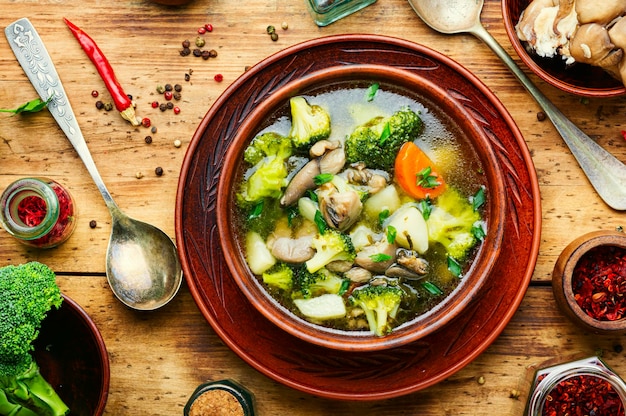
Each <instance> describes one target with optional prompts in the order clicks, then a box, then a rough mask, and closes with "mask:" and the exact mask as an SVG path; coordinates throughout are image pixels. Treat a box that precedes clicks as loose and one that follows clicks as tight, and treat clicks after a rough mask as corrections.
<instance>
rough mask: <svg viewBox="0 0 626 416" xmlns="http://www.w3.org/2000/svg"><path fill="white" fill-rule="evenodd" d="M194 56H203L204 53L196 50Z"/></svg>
mask: <svg viewBox="0 0 626 416" xmlns="http://www.w3.org/2000/svg"><path fill="white" fill-rule="evenodd" d="M193 56H196V57H200V56H202V51H201V50H200V49H194V50H193Z"/></svg>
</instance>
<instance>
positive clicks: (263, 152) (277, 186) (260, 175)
mask: <svg viewBox="0 0 626 416" xmlns="http://www.w3.org/2000/svg"><path fill="white" fill-rule="evenodd" d="M291 154H292V147H291V141H290V140H289V139H288V138H286V137H283V136H281V135H279V134H277V133H273V132H269V133H263V134H260V135H258V136H256V137H255V138H254V139H253V140H252V142H250V144H249V145H248V147H246V149H245V150H244V160H245V161H246V162H248V163H249V164H251V165H252V167H251V168H250V169H248V170H247V171H246V173H245V174H244V181H243V182H242V184H241V188H240V191H239V192H238V193H237V203H238V204H239V206H241V207H251V206H253V205H255V204H258V203H259V202H261V201H262V200H263V199H265V198H273V199H278V198H280V196H281V195H282V192H283V189H284V188H285V187H286V186H287V184H288V182H289V181H288V180H287V175H288V174H289V169H288V159H289V157H290V156H291Z"/></svg>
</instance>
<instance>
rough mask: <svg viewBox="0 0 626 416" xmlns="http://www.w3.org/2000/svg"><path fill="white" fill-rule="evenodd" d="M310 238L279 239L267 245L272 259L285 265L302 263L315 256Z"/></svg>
mask: <svg viewBox="0 0 626 416" xmlns="http://www.w3.org/2000/svg"><path fill="white" fill-rule="evenodd" d="M311 240H312V238H311V237H308V236H307V237H300V238H287V237H279V238H276V239H274V240H272V241H271V242H269V243H268V246H269V248H270V251H271V253H272V255H273V256H274V257H276V258H277V259H278V260H280V261H283V262H285V263H304V262H305V261H307V260H309V259H310V258H311V257H313V255H314V254H315V250H314V249H313V247H312V246H311Z"/></svg>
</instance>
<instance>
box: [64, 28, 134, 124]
mask: <svg viewBox="0 0 626 416" xmlns="http://www.w3.org/2000/svg"><path fill="white" fill-rule="evenodd" d="M63 20H64V21H65V24H66V25H67V26H68V27H69V28H70V31H71V32H72V34H73V35H74V37H75V38H76V39H77V40H78V43H79V44H80V46H81V48H83V50H84V51H85V53H86V54H87V56H88V57H89V59H90V60H91V62H93V64H94V65H95V66H96V69H97V70H98V73H99V74H100V77H101V78H102V80H103V81H104V84H105V85H106V87H107V89H108V90H109V93H111V97H112V98H113V101H114V102H115V107H116V108H117V111H119V112H120V114H121V115H122V118H123V119H124V120H127V121H129V122H130V124H132V125H133V126H138V125H140V124H141V123H140V122H139V120H137V117H136V116H135V109H134V107H133V103H132V101H131V100H130V98H128V95H126V93H125V92H124V90H123V89H122V86H121V85H120V83H119V82H118V81H117V78H116V77H115V73H114V72H113V68H112V67H111V64H110V63H109V61H108V60H107V58H106V56H104V54H103V53H102V51H101V50H100V48H99V47H98V45H97V44H96V42H95V41H94V40H93V39H92V38H90V37H89V35H88V34H86V33H85V32H83V30H82V29H81V28H79V27H78V26H76V25H75V24H73V23H72V22H70V21H69V20H67V19H66V18H63Z"/></svg>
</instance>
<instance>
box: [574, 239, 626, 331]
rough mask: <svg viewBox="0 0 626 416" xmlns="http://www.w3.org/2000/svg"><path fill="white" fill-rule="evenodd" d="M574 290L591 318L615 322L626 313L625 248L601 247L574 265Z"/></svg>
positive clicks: (579, 302) (580, 303) (586, 254)
mask: <svg viewBox="0 0 626 416" xmlns="http://www.w3.org/2000/svg"><path fill="white" fill-rule="evenodd" d="M572 290H573V292H574V298H575V299H576V302H577V303H578V306H580V307H581V309H583V310H584V311H585V313H586V314H587V315H589V316H590V317H592V318H594V319H597V320H600V321H615V320H618V319H622V318H624V316H626V249H624V248H621V247H614V246H598V247H595V248H593V249H591V250H589V251H588V252H587V253H585V255H583V256H582V257H581V259H580V260H579V261H578V264H576V267H574V273H573V275H572Z"/></svg>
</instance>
